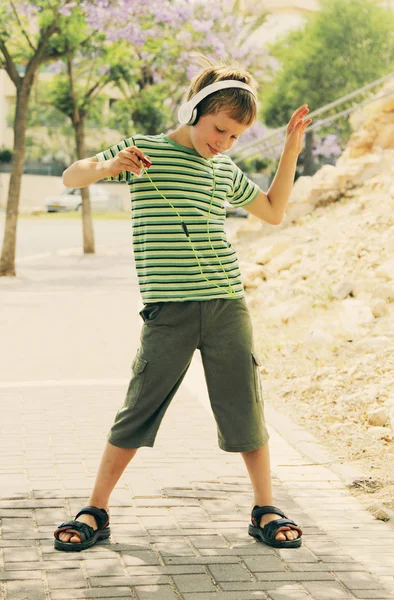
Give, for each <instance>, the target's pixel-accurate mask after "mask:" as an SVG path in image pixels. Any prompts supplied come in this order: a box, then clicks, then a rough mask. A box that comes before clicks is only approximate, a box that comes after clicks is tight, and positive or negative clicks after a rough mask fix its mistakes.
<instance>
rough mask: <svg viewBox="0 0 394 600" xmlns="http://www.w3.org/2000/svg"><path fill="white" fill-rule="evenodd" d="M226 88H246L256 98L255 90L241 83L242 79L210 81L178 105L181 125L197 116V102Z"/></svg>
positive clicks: (191, 121)
mask: <svg viewBox="0 0 394 600" xmlns="http://www.w3.org/2000/svg"><path fill="white" fill-rule="evenodd" d="M227 88H241V89H243V90H247V91H248V92H250V93H251V94H252V95H253V97H254V98H256V93H255V91H254V90H253V89H252V88H251V87H250V86H249V85H248V84H246V83H243V81H238V80H237V79H224V80H222V81H216V82H215V83H211V84H210V85H207V86H206V87H204V88H203V89H202V90H200V91H199V92H198V93H197V94H196V95H195V96H193V98H191V99H190V100H189V101H188V102H185V103H183V104H182V105H181V106H180V108H179V111H178V120H179V122H180V123H181V124H182V125H193V123H194V122H195V121H196V118H197V110H196V106H197V104H198V103H199V102H201V100H204V98H206V97H207V96H209V95H210V94H213V93H214V92H218V91H219V90H224V89H227Z"/></svg>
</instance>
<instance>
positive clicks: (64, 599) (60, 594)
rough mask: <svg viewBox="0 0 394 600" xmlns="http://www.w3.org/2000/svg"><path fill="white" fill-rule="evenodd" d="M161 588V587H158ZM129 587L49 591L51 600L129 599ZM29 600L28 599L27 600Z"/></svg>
mask: <svg viewBox="0 0 394 600" xmlns="http://www.w3.org/2000/svg"><path fill="white" fill-rule="evenodd" d="M160 587H161V586H160ZM131 594H132V592H131V588H130V587H113V588H111V587H106V588H87V589H80V590H53V591H52V590H51V599H52V600H74V599H75V600H79V599H80V598H92V599H93V600H94V599H97V598H127V599H128V600H130V597H131ZM29 600H30V599H29Z"/></svg>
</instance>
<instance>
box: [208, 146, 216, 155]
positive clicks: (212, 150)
mask: <svg viewBox="0 0 394 600" xmlns="http://www.w3.org/2000/svg"><path fill="white" fill-rule="evenodd" d="M208 148H209V150H210V151H211V152H212V154H219V150H215V149H214V148H212V146H210V145H209V144H208Z"/></svg>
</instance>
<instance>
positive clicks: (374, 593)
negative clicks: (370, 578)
mask: <svg viewBox="0 0 394 600" xmlns="http://www.w3.org/2000/svg"><path fill="white" fill-rule="evenodd" d="M351 592H352V594H353V596H355V597H356V598H385V599H386V600H389V599H392V598H394V595H393V594H390V592H389V591H388V590H386V589H384V588H379V586H378V585H376V588H375V589H367V590H366V589H360V590H355V589H352V590H351Z"/></svg>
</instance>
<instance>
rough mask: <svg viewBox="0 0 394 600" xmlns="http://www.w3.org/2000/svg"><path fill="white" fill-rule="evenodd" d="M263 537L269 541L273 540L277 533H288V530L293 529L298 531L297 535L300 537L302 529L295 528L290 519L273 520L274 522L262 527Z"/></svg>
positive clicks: (295, 525)
mask: <svg viewBox="0 0 394 600" xmlns="http://www.w3.org/2000/svg"><path fill="white" fill-rule="evenodd" d="M263 529H264V535H266V536H267V537H268V538H269V539H271V540H274V539H275V537H276V534H277V533H278V532H279V531H288V530H289V529H295V530H296V531H298V533H299V535H300V536H301V535H302V529H301V528H300V527H298V526H297V524H296V523H294V521H291V520H290V519H275V521H270V522H269V523H267V524H266V525H264V527H263Z"/></svg>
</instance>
